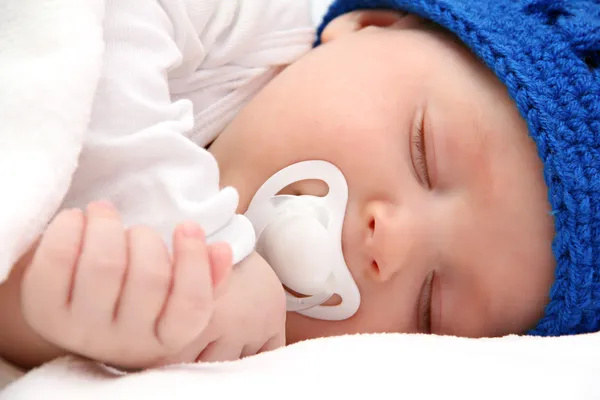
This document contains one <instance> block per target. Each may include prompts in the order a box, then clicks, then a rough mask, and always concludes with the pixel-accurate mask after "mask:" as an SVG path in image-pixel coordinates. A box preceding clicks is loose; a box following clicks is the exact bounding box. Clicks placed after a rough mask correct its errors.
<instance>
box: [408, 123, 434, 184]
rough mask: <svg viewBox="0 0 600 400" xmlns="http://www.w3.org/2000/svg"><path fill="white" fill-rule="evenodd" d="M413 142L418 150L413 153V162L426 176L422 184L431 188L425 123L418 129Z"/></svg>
mask: <svg viewBox="0 0 600 400" xmlns="http://www.w3.org/2000/svg"><path fill="white" fill-rule="evenodd" d="M412 141H413V146H414V147H415V149H416V150H417V151H416V152H413V162H414V163H415V164H416V165H415V167H416V169H417V170H419V171H420V172H421V173H422V174H423V175H424V180H425V182H422V183H423V184H425V185H427V187H428V188H430V187H431V182H430V180H429V168H428V167H427V151H426V149H425V129H424V127H423V123H421V124H420V125H419V126H418V127H417V129H416V133H415V134H414V135H413V138H412ZM417 175H419V174H417Z"/></svg>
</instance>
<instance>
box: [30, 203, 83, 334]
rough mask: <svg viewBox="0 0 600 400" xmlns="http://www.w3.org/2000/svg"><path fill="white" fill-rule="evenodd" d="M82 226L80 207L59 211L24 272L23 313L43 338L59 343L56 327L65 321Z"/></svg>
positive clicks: (79, 247) (81, 238) (80, 241)
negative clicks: (78, 208)
mask: <svg viewBox="0 0 600 400" xmlns="http://www.w3.org/2000/svg"><path fill="white" fill-rule="evenodd" d="M84 226H85V217H84V215H83V213H82V212H81V211H80V210H67V211H63V212H61V213H59V214H58V215H57V216H56V217H55V218H54V220H53V221H52V222H51V223H50V224H49V225H48V228H47V229H46V232H45V233H44V235H43V236H42V238H41V240H40V243H39V246H38V248H37V250H36V251H35V254H34V256H33V258H32V261H31V264H30V265H29V266H28V267H27V269H26V270H25V273H24V275H23V280H22V283H21V285H22V286H21V302H22V306H23V313H24V317H25V319H26V321H27V322H28V323H29V324H30V325H31V326H32V327H33V328H34V329H36V330H37V331H38V333H40V334H41V335H42V336H43V337H44V338H45V339H46V340H50V341H53V342H57V340H61V341H60V343H62V339H63V338H62V337H58V332H59V329H58V327H61V326H62V325H61V324H63V323H64V321H61V318H60V316H61V315H62V316H64V317H66V316H67V309H68V306H69V303H70V298H71V290H72V284H73V279H74V273H75V265H76V264H77V259H78V257H79V252H80V249H81V243H82V240H83V232H84ZM61 312H62V314H61Z"/></svg>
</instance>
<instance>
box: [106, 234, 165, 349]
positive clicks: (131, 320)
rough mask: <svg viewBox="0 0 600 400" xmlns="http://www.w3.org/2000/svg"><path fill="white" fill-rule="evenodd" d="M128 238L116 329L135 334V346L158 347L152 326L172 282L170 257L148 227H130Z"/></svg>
mask: <svg viewBox="0 0 600 400" xmlns="http://www.w3.org/2000/svg"><path fill="white" fill-rule="evenodd" d="M127 240H128V247H129V266H128V269H127V279H126V280H125V283H124V284H123V292H122V294H121V298H120V300H119V305H118V308H117V311H116V327H117V331H118V333H119V335H123V336H124V337H132V338H137V339H136V341H135V343H134V345H135V347H136V348H140V349H144V348H145V349H147V350H150V349H152V348H155V349H158V347H159V346H158V345H159V343H158V342H157V341H156V336H155V332H154V329H155V324H156V320H157V319H158V317H159V315H160V313H161V311H162V308H163V306H164V304H165V299H166V298H167V294H168V293H169V289H170V286H171V281H172V267H171V260H170V257H169V254H168V252H167V248H166V246H165V244H164V242H163V240H162V238H161V237H160V235H159V234H158V233H156V232H155V231H153V230H152V229H150V228H146V227H141V226H140V227H134V228H131V229H130V230H129V231H128V233H127ZM134 350H135V349H130V351H132V352H134ZM142 356H144V357H146V356H148V354H146V355H143V354H142ZM131 357H134V356H133V355H131ZM137 357H138V355H136V356H135V358H137Z"/></svg>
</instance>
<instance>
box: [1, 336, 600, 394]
mask: <svg viewBox="0 0 600 400" xmlns="http://www.w3.org/2000/svg"><path fill="white" fill-rule="evenodd" d="M599 360H600V335H587V336H579V337H564V338H560V339H539V338H527V337H505V338H502V339H459V338H454V337H435V336H427V335H399V334H397V335H391V334H390V335H362V336H344V337H337V338H331V339H320V340H314V341H310V342H304V343H299V344H297V345H293V346H289V347H286V348H283V349H281V350H278V351H274V352H271V353H265V354H262V355H258V356H255V357H252V358H248V359H245V360H241V361H235V362H231V363H222V364H204V365H201V364H197V365H182V366H173V367H168V368H164V369H162V370H155V371H148V372H143V373H138V374H130V375H118V374H115V373H113V372H111V371H109V370H108V369H106V368H103V367H101V366H99V365H97V364H93V363H91V362H86V361H83V360H77V359H62V360H57V361H56V362H54V363H52V364H48V365H45V366H43V367H42V368H39V369H37V370H35V371H33V372H31V373H29V374H28V375H26V376H25V377H24V378H23V379H21V380H19V381H17V382H15V383H13V384H12V385H11V386H9V387H8V388H7V389H6V390H5V391H4V392H3V393H2V394H0V400H4V399H10V400H33V399H35V400H42V399H61V400H71V399H73V400H81V399H85V400H94V399H98V400H100V399H144V400H155V399H156V400H164V399H168V400H175V399H185V400H187V399H211V400H219V399H247V398H249V399H251V398H260V399H263V400H265V399H302V400H308V399H351V398H360V399H367V398H376V399H432V400H433V399H436V400H438V399H461V400H468V399H473V400H475V399H476V400H480V399H489V400H491V399H498V400H500V399H502V400H508V399H510V400H518V399H524V400H531V399H543V400H552V399H557V400H558V399H569V400H576V399H577V400H586V399H598V398H600V384H599V382H600V362H599Z"/></svg>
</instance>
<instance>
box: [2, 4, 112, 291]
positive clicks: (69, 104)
mask: <svg viewBox="0 0 600 400" xmlns="http://www.w3.org/2000/svg"><path fill="white" fill-rule="evenodd" d="M103 10H104V4H103V1H102V0H85V1H81V0H2V1H0V182H1V183H2V187H3V190H2V200H1V201H0V282H1V281H3V280H4V279H6V276H7V275H8V273H9V271H10V268H11V266H12V264H13V263H14V262H15V260H17V259H18V258H19V257H20V255H21V254H22V253H23V252H24V251H25V250H27V248H28V247H29V246H30V245H31V243H32V241H33V240H35V238H36V237H37V236H38V235H39V233H40V232H41V231H42V230H43V228H44V226H45V225H46V224H47V223H48V221H49V220H50V218H52V216H53V215H54V213H55V212H56V209H57V208H58V207H59V205H60V204H61V202H62V200H63V197H64V196H65V194H66V191H67V189H68V187H69V183H70V180H71V176H72V174H73V172H74V170H75V168H76V165H77V158H78V156H79V152H80V150H81V145H82V142H83V133H84V132H85V128H86V126H87V124H88V120H89V116H90V111H91V104H92V99H93V96H94V92H95V89H96V84H97V81H98V78H99V76H100V67H101V65H102V48H103V42H102V29H101V19H102V13H103Z"/></svg>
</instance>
